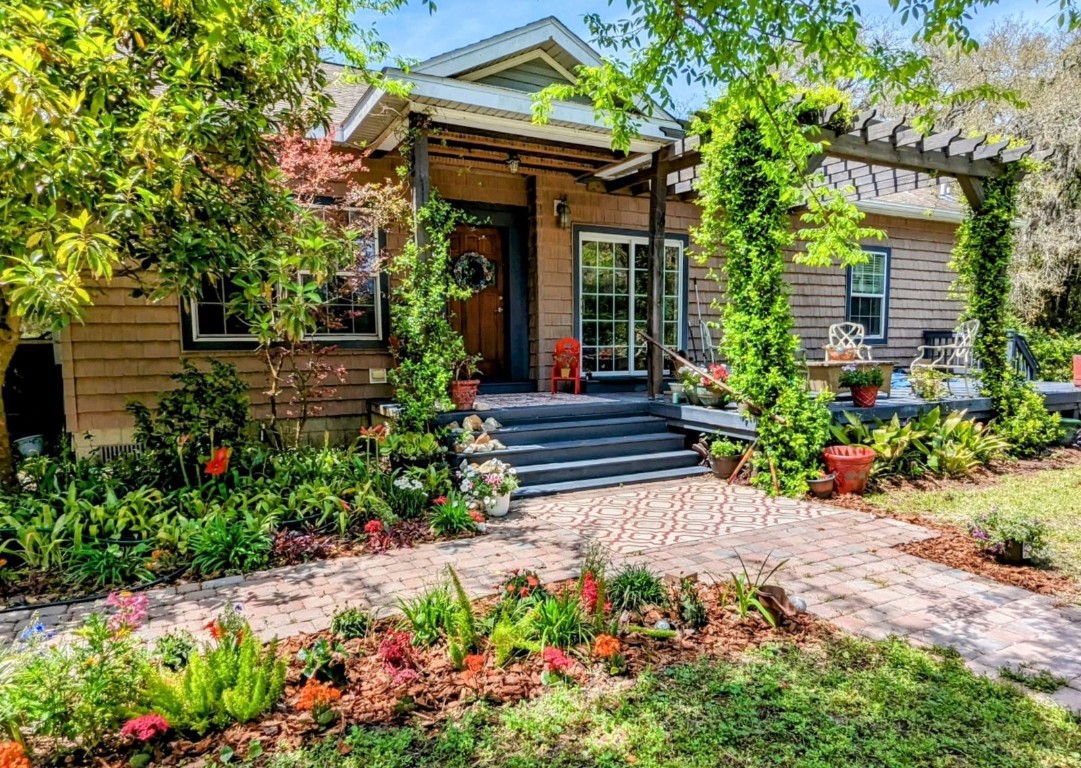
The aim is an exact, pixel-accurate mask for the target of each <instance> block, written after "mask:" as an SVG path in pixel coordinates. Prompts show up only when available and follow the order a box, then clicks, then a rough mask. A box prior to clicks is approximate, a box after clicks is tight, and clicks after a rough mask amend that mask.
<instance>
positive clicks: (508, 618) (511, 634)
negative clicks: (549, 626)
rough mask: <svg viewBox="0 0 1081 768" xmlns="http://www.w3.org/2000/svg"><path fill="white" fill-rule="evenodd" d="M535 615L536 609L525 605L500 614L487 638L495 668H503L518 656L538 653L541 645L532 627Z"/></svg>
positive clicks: (521, 604)
mask: <svg viewBox="0 0 1081 768" xmlns="http://www.w3.org/2000/svg"><path fill="white" fill-rule="evenodd" d="M535 613H536V608H534V607H531V606H529V605H528V604H525V603H519V604H518V606H517V607H507V608H505V609H504V610H502V611H501V612H500V614H499V618H498V619H497V621H496V623H495V626H494V627H493V628H492V634H491V636H490V637H489V640H490V641H491V644H492V650H493V651H494V653H495V663H496V665H497V666H503V665H504V664H506V663H507V662H509V661H510V660H511V659H513V658H514V657H516V656H518V655H520V654H525V653H540V651H541V644H540V642H539V641H538V640H537V637H536V634H537V633H536V627H535V626H534V619H535V616H534V614H535Z"/></svg>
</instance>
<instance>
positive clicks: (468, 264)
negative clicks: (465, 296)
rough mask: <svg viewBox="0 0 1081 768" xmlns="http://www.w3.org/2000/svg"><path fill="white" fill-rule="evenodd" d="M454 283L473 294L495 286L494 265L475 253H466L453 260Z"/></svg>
mask: <svg viewBox="0 0 1081 768" xmlns="http://www.w3.org/2000/svg"><path fill="white" fill-rule="evenodd" d="M453 273H454V282H456V283H457V284H458V286H459V287H460V288H465V289H468V290H469V291H471V292H473V293H477V292H478V291H483V290H484V289H485V288H487V287H488V286H490V285H494V284H495V264H494V263H492V261H491V260H490V259H488V258H486V257H485V256H482V255H481V254H479V253H477V252H476V251H466V252H465V253H463V254H462V255H461V256H459V257H458V258H457V259H455V260H454V267H453Z"/></svg>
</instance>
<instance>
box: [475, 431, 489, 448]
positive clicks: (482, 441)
mask: <svg viewBox="0 0 1081 768" xmlns="http://www.w3.org/2000/svg"><path fill="white" fill-rule="evenodd" d="M491 442H492V438H491V437H489V436H488V433H487V432H482V433H481V434H479V435H477V439H476V440H475V441H474V442H473V445H475V446H477V447H478V448H480V447H481V446H482V445H488V444H489V443H491ZM485 450H491V449H485Z"/></svg>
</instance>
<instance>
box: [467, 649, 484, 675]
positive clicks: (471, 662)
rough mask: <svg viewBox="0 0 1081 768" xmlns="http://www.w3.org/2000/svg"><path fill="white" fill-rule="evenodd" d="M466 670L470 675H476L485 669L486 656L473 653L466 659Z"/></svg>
mask: <svg viewBox="0 0 1081 768" xmlns="http://www.w3.org/2000/svg"><path fill="white" fill-rule="evenodd" d="M465 668H466V669H467V670H469V674H471V675H475V674H477V673H478V672H480V671H481V670H482V669H484V655H483V654H480V653H471V654H469V655H468V656H466V657H465Z"/></svg>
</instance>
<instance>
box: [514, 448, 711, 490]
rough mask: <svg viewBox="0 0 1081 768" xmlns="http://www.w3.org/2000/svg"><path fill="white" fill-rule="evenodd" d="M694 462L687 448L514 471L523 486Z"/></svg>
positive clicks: (657, 468)
mask: <svg viewBox="0 0 1081 768" xmlns="http://www.w3.org/2000/svg"><path fill="white" fill-rule="evenodd" d="M698 461H699V456H698V454H696V453H693V452H691V451H678V452H677V451H673V452H671V453H666V454H660V455H656V454H652V455H648V456H628V457H627V458H626V460H624V461H619V462H607V463H603V464H597V463H591V462H582V463H581V464H571V465H569V466H568V465H565V464H564V465H559V466H556V467H551V468H549V467H548V466H546V465H543V464H538V465H534V466H530V467H522V468H521V469H520V470H519V471H518V477H519V479H521V481H522V484H523V485H544V484H550V483H566V482H571V481H574V480H588V479H593V478H600V477H610V476H616V475H634V474H639V473H643V472H656V471H660V470H666V469H679V468H681V467H693V466H695V465H696V464H697V463H698Z"/></svg>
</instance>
